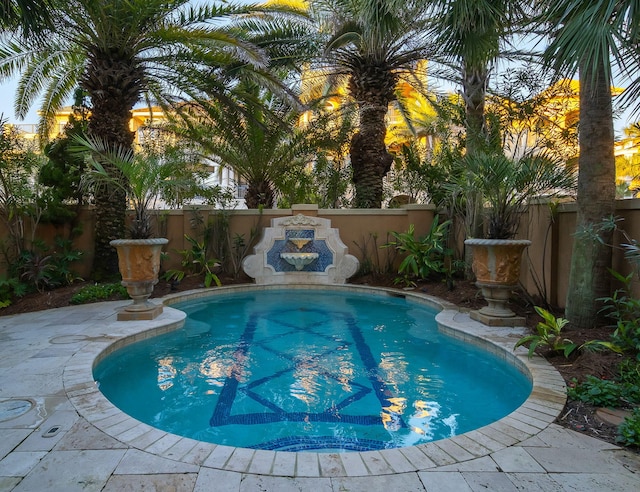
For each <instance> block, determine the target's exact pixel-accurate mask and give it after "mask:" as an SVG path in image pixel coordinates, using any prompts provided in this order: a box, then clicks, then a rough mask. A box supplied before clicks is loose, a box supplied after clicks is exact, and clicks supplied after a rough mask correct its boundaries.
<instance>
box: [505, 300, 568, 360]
mask: <svg viewBox="0 0 640 492" xmlns="http://www.w3.org/2000/svg"><path fill="white" fill-rule="evenodd" d="M535 310H536V312H537V313H538V314H539V315H540V316H541V317H542V321H539V322H538V324H537V326H536V333H535V334H532V335H527V336H524V337H522V338H521V339H520V340H518V341H517V342H516V344H515V346H514V347H513V348H514V349H516V348H518V347H520V346H521V345H526V344H529V357H532V356H533V353H534V352H535V350H536V349H537V348H538V347H544V346H546V347H549V349H550V350H552V351H553V352H561V353H562V354H564V356H565V357H569V355H571V353H572V352H573V351H574V350H575V349H577V348H578V344H576V343H573V342H572V341H571V340H569V339H568V338H564V337H563V335H562V333H561V332H562V329H563V328H564V327H565V326H566V325H567V324H568V323H569V321H568V320H566V319H564V318H556V317H555V316H554V315H553V314H552V313H550V312H549V311H547V310H546V309H543V308H541V307H538V306H535Z"/></svg>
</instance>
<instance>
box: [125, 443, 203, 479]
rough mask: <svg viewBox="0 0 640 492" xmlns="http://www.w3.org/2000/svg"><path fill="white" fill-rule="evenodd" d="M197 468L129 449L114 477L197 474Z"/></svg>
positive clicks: (198, 468)
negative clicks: (147, 474) (150, 474)
mask: <svg viewBox="0 0 640 492" xmlns="http://www.w3.org/2000/svg"><path fill="white" fill-rule="evenodd" d="M199 470H200V467H199V466H196V465H190V464H188V463H182V462H180V461H174V460H170V459H167V458H162V457H160V456H156V455H153V454H150V453H145V452H143V451H140V450H138V449H129V450H127V452H126V453H125V454H124V456H123V457H122V460H121V461H120V463H118V467H117V468H116V469H115V471H114V473H115V474H116V475H136V474H139V475H142V474H144V473H157V474H161V473H198V471H199Z"/></svg>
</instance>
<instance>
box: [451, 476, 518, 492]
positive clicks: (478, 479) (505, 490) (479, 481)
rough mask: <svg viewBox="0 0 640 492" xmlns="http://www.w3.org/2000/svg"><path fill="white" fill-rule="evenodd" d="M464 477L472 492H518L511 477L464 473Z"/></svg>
mask: <svg viewBox="0 0 640 492" xmlns="http://www.w3.org/2000/svg"><path fill="white" fill-rule="evenodd" d="M462 477H463V478H464V480H465V481H466V482H467V484H469V487H470V488H471V490H474V491H476V490H477V491H480V490H483V491H484V490H490V491H491V492H518V489H517V488H516V486H515V485H514V484H513V482H512V481H511V480H509V477H507V475H505V474H504V473H498V472H462Z"/></svg>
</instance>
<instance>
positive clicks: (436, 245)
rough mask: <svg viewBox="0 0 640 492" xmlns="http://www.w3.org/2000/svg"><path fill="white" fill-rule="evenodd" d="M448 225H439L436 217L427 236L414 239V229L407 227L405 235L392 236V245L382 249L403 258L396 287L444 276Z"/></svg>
mask: <svg viewBox="0 0 640 492" xmlns="http://www.w3.org/2000/svg"><path fill="white" fill-rule="evenodd" d="M450 225H451V221H450V220H447V221H445V222H443V223H442V224H439V223H438V216H437V215H436V216H435V217H434V219H433V223H432V224H431V229H430V230H429V233H428V234H427V235H426V236H423V237H421V238H416V237H414V233H415V228H414V225H413V224H411V225H409V230H408V231H407V232H391V235H392V236H393V237H394V238H395V241H390V242H389V243H387V244H385V245H384V246H383V247H385V248H388V247H392V248H395V250H396V251H397V252H398V253H400V254H406V256H405V258H404V260H402V262H401V263H400V266H399V267H398V274H399V275H402V276H401V277H398V278H396V280H395V283H401V282H404V283H405V284H407V285H412V284H413V285H415V283H414V282H413V279H425V278H428V277H429V276H431V275H433V274H441V273H445V272H446V268H445V261H444V258H445V256H447V255H450V254H451V251H450V250H449V249H448V248H447V247H446V245H447V238H448V235H449V226H450Z"/></svg>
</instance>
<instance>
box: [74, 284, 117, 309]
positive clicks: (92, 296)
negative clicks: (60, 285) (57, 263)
mask: <svg viewBox="0 0 640 492" xmlns="http://www.w3.org/2000/svg"><path fill="white" fill-rule="evenodd" d="M113 297H119V298H121V299H127V298H128V297H129V295H128V294H127V289H126V288H125V287H124V285H122V284H120V283H113V284H95V285H89V286H87V287H83V288H82V289H80V290H79V291H78V292H76V293H75V294H74V295H73V297H72V298H71V299H70V301H69V302H70V303H71V304H87V303H89V302H97V301H105V300H108V299H113Z"/></svg>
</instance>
